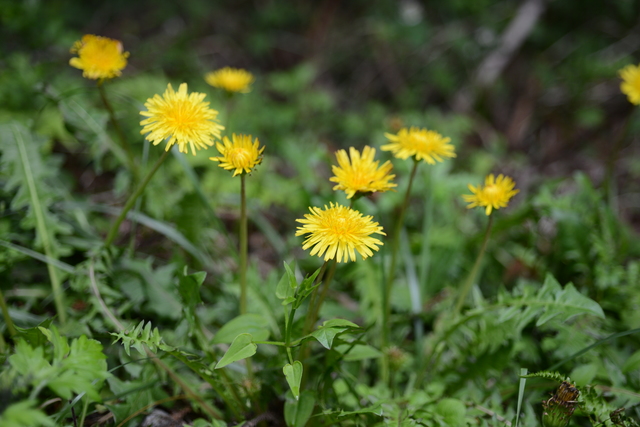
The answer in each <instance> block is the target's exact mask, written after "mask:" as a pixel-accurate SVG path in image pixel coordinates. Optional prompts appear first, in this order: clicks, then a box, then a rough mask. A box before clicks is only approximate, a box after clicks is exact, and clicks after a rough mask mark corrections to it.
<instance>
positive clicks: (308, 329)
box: [301, 261, 329, 352]
mask: <svg viewBox="0 0 640 427" xmlns="http://www.w3.org/2000/svg"><path fill="white" fill-rule="evenodd" d="M328 263H329V261H325V262H324V264H322V267H320V273H318V276H317V277H316V281H315V283H314V286H315V285H317V284H319V283H320V282H321V281H322V278H323V277H324V272H325V271H326V270H327V264H328ZM318 288H319V286H315V287H314V288H313V292H312V293H311V299H310V300H309V308H308V309H309V310H310V312H311V311H312V310H313V307H315V304H316V299H317V298H318ZM314 323H315V321H313V322H311V316H307V317H306V319H305V322H304V328H303V330H302V335H307V334H309V332H311V328H313V325H314ZM301 352H302V349H301Z"/></svg>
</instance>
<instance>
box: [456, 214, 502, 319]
mask: <svg viewBox="0 0 640 427" xmlns="http://www.w3.org/2000/svg"><path fill="white" fill-rule="evenodd" d="M492 225H493V215H489V222H488V223H487V229H486V230H485V232H484V239H483V240H482V246H481V247H480V252H478V257H477V258H476V261H475V262H474V263H473V268H471V272H470V273H469V275H468V276H467V279H466V280H465V282H464V285H463V286H462V289H461V291H460V295H458V302H457V304H456V310H455V313H456V314H460V310H461V309H462V305H463V304H464V300H465V299H466V298H467V294H468V293H469V290H471V286H472V285H473V282H474V280H475V278H476V275H477V274H478V270H479V269H480V263H481V262H482V258H483V256H484V252H485V250H486V249H487V243H488V242H489V236H490V235H491V226H492Z"/></svg>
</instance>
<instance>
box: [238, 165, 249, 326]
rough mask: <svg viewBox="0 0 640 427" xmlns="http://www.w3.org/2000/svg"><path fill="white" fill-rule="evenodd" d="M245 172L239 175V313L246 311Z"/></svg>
mask: <svg viewBox="0 0 640 427" xmlns="http://www.w3.org/2000/svg"><path fill="white" fill-rule="evenodd" d="M245 177H246V174H244V173H243V174H242V175H240V314H245V313H246V312H247V256H248V242H247V194H246V183H245Z"/></svg>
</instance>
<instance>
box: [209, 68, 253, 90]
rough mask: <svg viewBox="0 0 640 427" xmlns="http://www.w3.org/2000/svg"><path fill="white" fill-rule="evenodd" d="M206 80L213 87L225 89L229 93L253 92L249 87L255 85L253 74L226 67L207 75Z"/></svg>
mask: <svg viewBox="0 0 640 427" xmlns="http://www.w3.org/2000/svg"><path fill="white" fill-rule="evenodd" d="M204 79H205V81H206V82H207V83H209V84H210V85H211V86H213V87H217V88H218V89H224V90H226V91H227V92H241V93H247V92H249V91H250V90H251V88H250V87H249V86H251V83H253V80H254V78H253V74H251V73H250V72H248V71H247V70H243V69H238V68H231V67H224V68H221V69H219V70H216V71H212V72H210V73H207V74H206V75H205V76H204Z"/></svg>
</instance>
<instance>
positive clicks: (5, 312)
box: [0, 291, 16, 336]
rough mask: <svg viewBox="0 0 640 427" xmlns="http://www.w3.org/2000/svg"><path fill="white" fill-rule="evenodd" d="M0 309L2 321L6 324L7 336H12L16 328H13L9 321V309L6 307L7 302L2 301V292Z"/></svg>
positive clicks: (0, 294)
mask: <svg viewBox="0 0 640 427" xmlns="http://www.w3.org/2000/svg"><path fill="white" fill-rule="evenodd" d="M0 308H2V316H3V317H4V321H5V323H6V324H7V330H8V331H9V335H10V336H14V335H15V334H16V328H15V326H13V320H11V316H10V315H9V308H8V307H7V302H6V301H5V299H4V295H3V294H2V291H0Z"/></svg>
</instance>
